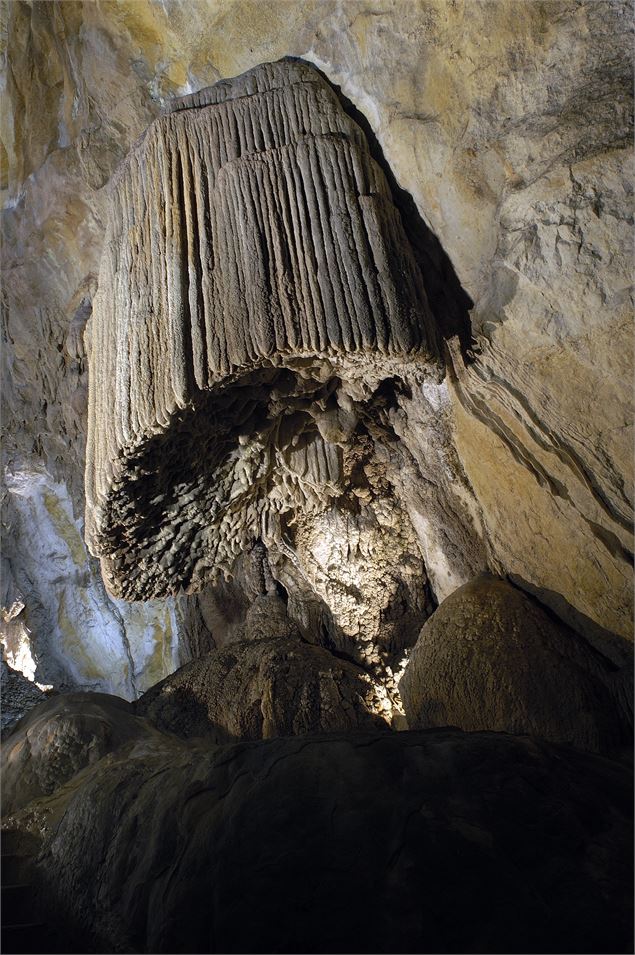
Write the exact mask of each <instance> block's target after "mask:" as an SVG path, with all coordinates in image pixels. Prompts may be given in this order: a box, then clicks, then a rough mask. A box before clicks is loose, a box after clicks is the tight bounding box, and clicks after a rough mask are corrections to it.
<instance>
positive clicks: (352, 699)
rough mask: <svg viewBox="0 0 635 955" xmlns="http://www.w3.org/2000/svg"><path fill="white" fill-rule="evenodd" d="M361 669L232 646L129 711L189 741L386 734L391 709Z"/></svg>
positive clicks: (289, 650) (288, 646) (254, 644)
mask: <svg viewBox="0 0 635 955" xmlns="http://www.w3.org/2000/svg"><path fill="white" fill-rule="evenodd" d="M381 690H382V688H381V687H378V686H376V685H375V684H374V683H373V681H372V680H371V679H370V677H369V676H368V675H367V674H366V673H365V672H364V671H363V670H361V669H359V667H356V666H354V665H353V664H352V663H347V662H346V661H345V660H338V659H337V658H336V657H333V656H332V655H331V654H330V653H328V651H326V650H323V649H322V648H321V647H312V646H308V645H307V644H305V643H302V642H301V641H300V640H299V639H298V638H296V639H295V640H294V639H289V638H282V639H269V640H251V641H249V642H245V643H232V644H231V645H230V646H227V647H225V648H224V649H222V650H215V651H213V652H212V653H210V654H208V655H207V656H205V657H201V658H200V659H198V660H192V662H191V663H188V664H186V665H185V666H184V667H182V668H181V669H180V670H177V671H176V673H173V674H172V675H171V676H169V677H166V679H165V680H163V681H162V682H161V683H159V684H158V685H157V686H154V687H152V689H150V690H148V691H147V692H146V693H144V694H143V696H142V697H141V698H140V699H139V700H138V701H137V703H136V704H135V711H136V712H137V713H139V714H140V715H141V716H145V717H147V718H148V719H150V720H151V721H152V722H153V723H155V724H156V725H157V726H158V727H159V729H162V730H166V731H168V732H171V733H176V734H177V735H178V736H183V737H184V738H186V739H188V738H191V737H196V736H211V737H212V738H214V739H215V740H216V741H218V742H225V741H227V740H231V739H235V740H249V739H267V738H269V737H272V736H303V735H305V734H307V733H320V732H322V733H328V732H336V731H344V730H366V731H369V730H373V729H374V730H378V729H382V728H384V729H387V728H388V724H387V722H386V720H387V719H388V718H389V716H390V711H391V708H392V707H391V703H390V701H389V700H388V699H387V697H386V694H385V692H384V693H382V692H381Z"/></svg>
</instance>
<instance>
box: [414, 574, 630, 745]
mask: <svg viewBox="0 0 635 955" xmlns="http://www.w3.org/2000/svg"><path fill="white" fill-rule="evenodd" d="M628 676H630V678H631V691H630V694H629V692H628V690H626V688H625V686H624V685H623V682H624V679H625V677H628ZM399 691H400V694H401V697H402V700H403V704H404V709H405V712H406V717H407V719H408V725H409V726H410V728H411V729H428V728H430V727H435V726H458V727H459V728H460V729H463V730H468V731H472V730H495V731H500V732H507V733H527V734H530V735H533V736H540V737H543V738H544V739H549V740H553V741H555V742H561V743H570V744H572V745H574V746H579V747H581V748H582V749H589V750H593V751H596V752H605V753H606V752H617V751H619V750H620V749H621V748H627V747H628V748H630V746H632V707H631V709H630V712H629V709H628V702H627V701H628V697H629V696H632V670H631V668H630V667H628V668H624V670H619V669H618V668H617V667H615V666H614V665H613V664H612V663H611V662H610V661H609V660H607V659H606V658H605V657H603V656H601V654H599V653H598V652H597V651H595V650H594V649H593V648H592V647H591V646H589V645H588V644H587V643H586V642H585V641H584V640H583V639H581V638H580V637H579V636H578V635H577V634H575V633H573V632H572V631H570V630H568V628H566V627H564V626H563V625H562V623H560V621H558V620H557V618H555V617H554V616H553V615H552V614H550V613H549V612H547V611H545V609H544V608H543V607H541V606H540V604H538V603H537V602H536V601H535V600H533V599H532V598H530V597H528V596H527V595H526V594H524V593H523V592H522V591H520V590H518V588H516V587H513V586H511V585H510V584H509V583H507V582H506V581H504V580H498V579H496V578H495V577H491V576H489V575H483V576H481V577H478V578H477V579H476V580H474V581H471V582H470V583H469V584H465V585H464V586H463V587H460V588H459V589H458V590H457V591H455V592H454V593H453V594H452V595H451V596H450V597H448V598H447V599H446V600H444V602H443V603H442V604H441V605H440V606H439V607H438V609H437V610H436V611H435V612H434V614H433V615H432V616H431V617H430V618H429V619H428V621H427V622H426V623H425V625H424V627H423V629H422V631H421V634H420V635H419V639H418V641H417V643H416V644H415V646H414V647H413V649H412V651H411V654H410V658H409V661H408V665H407V667H406V670H405V673H404V675H403V677H402V678H401V680H400V683H399Z"/></svg>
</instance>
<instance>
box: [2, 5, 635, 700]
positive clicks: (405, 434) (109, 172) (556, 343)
mask: <svg viewBox="0 0 635 955" xmlns="http://www.w3.org/2000/svg"><path fill="white" fill-rule="evenodd" d="M4 15H5V19H6V31H3V38H4V37H5V36H6V43H7V49H6V51H5V52H6V54H7V58H8V62H9V64H10V67H9V68H8V69H6V70H5V72H4V73H3V84H4V90H5V92H6V95H7V97H8V100H9V102H10V103H11V105H12V107H13V109H12V110H9V109H5V110H3V111H2V115H1V116H0V122H1V124H2V143H3V152H2V159H3V174H2V183H1V185H2V190H3V199H4V202H5V208H4V212H3V235H4V249H3V260H4V261H3V264H4V281H3V292H4V297H5V305H6V309H5V310H4V312H3V322H4V325H3V349H2V361H3V370H4V381H3V404H4V407H3V422H4V424H5V428H6V434H5V439H4V453H5V458H6V460H7V463H8V465H9V467H10V469H11V471H12V472H14V473H15V472H16V471H22V472H26V471H28V472H33V473H40V471H41V469H42V467H44V469H45V470H46V473H47V474H49V475H50V479H51V480H52V481H54V482H56V483H59V482H62V481H63V482H64V483H65V485H66V487H67V490H68V495H69V506H70V508H71V513H72V515H73V520H74V521H76V522H79V523H80V529H81V515H82V513H83V508H84V495H83V468H84V443H85V436H86V429H87V384H88V382H87V355H86V350H85V344H84V335H83V331H84V328H85V325H86V322H87V319H88V318H89V316H90V313H91V310H92V304H93V299H94V296H95V292H96V290H97V285H98V282H97V275H98V272H99V263H100V259H101V255H102V251H103V248H104V236H105V233H106V228H107V218H108V213H109V203H110V198H109V196H110V195H111V192H110V181H111V179H112V177H113V175H114V173H115V170H116V168H117V166H118V165H119V164H120V162H121V161H122V160H123V159H124V157H125V156H126V155H127V154H128V153H129V152H130V150H131V148H132V146H133V144H134V143H135V142H136V140H137V139H138V138H139V137H140V136H141V135H142V134H143V133H144V131H145V130H146V129H147V128H148V126H149V125H150V124H151V123H152V121H153V120H154V119H155V118H156V117H157V116H158V115H159V113H160V112H161V111H162V109H163V108H164V107H165V106H166V105H167V104H169V102H171V101H172V100H173V99H177V98H179V97H182V96H184V95H189V94H192V93H193V92H196V91H198V90H200V89H203V88H205V87H208V86H209V85H210V84H213V83H214V82H216V81H217V80H219V79H222V78H224V77H232V76H236V75H238V74H240V73H242V72H244V71H245V70H248V69H250V68H252V67H254V66H256V65H257V64H259V63H263V62H270V61H275V60H277V59H279V58H280V57H284V56H289V55H291V56H296V57H300V58H302V59H304V60H306V61H309V62H312V63H314V64H316V65H317V66H319V67H320V68H321V69H322V70H323V72H324V73H325V75H326V77H327V78H328V79H329V80H330V81H332V82H334V83H335V84H337V85H338V86H339V87H340V88H341V91H342V93H343V95H344V96H345V97H346V98H347V99H348V101H349V103H350V104H351V106H352V107H353V108H354V109H356V110H357V119H359V120H361V121H363V122H365V124H366V130H367V132H368V133H370V135H371V140H370V141H371V152H372V154H373V156H374V158H375V159H376V160H381V159H382V158H383V159H384V160H385V162H386V164H387V167H388V169H389V170H391V171H392V174H393V177H394V182H393V183H392V184H391V188H393V194H394V196H395V200H396V201H397V203H398V205H399V206H400V209H401V213H402V220H403V222H404V227H405V228H406V231H407V233H408V234H409V235H413V234H414V235H415V236H416V235H417V234H418V233H416V230H415V231H414V233H413V230H412V223H413V221H415V219H416V216H415V217H414V219H412V218H411V217H410V216H409V214H408V213H409V211H410V212H412V211H413V210H414V212H415V213H418V215H419V216H420V217H422V218H423V220H424V221H425V223H427V225H428V226H430V227H431V229H432V231H433V232H434V233H435V235H436V236H438V238H439V240H440V242H441V244H442V246H443V249H444V250H445V253H447V256H448V258H449V262H450V263H451V266H453V268H454V269H455V271H456V274H457V276H458V280H459V281H460V283H461V284H462V286H463V288H464V290H465V292H466V293H467V295H469V297H470V298H471V300H472V302H473V303H474V308H473V310H472V313H471V323H472V334H473V336H474V339H475V342H476V345H475V346H474V348H473V354H472V356H471V358H472V359H473V360H470V356H469V355H463V356H461V357H460V358H459V356H458V355H457V353H456V352H454V353H453V354H454V359H453V361H452V370H451V374H449V375H448V376H447V377H446V379H445V381H444V382H443V383H442V384H440V385H438V386H435V387H434V388H433V387H428V386H424V385H423V384H421V383H415V386H414V387H413V388H412V389H411V390H410V391H407V390H406V391H404V392H403V393H401V394H399V395H397V396H396V397H395V400H392V401H390V402H388V403H387V404H386V405H385V407H384V408H382V409H381V412H377V413H376V414H375V413H373V415H372V417H373V421H371V422H369V424H370V425H371V426H372V427H374V428H375V429H378V428H381V429H383V438H382V442H381V443H382V447H383V448H384V449H385V454H384V458H385V460H384V463H385V469H386V473H387V474H388V473H390V474H391V475H392V481H393V485H394V486H395V487H396V486H398V485H399V486H400V488H401V490H400V492H399V495H398V500H399V506H400V507H401V508H402V509H403V510H405V511H406V512H407V515H408V520H409V521H410V523H411V524H412V525H413V526H414V527H415V528H416V529H417V535H418V538H419V547H420V550H421V554H422V555H423V556H424V560H425V571H426V574H427V577H428V579H429V580H430V582H431V585H432V587H433V590H434V594H435V596H436V599H438V600H440V599H442V598H443V597H445V596H448V595H449V594H450V593H451V592H452V591H453V590H454V589H456V588H457V587H458V586H460V585H461V584H463V583H465V581H466V580H468V579H469V577H470V576H472V575H473V574H474V573H475V572H477V571H478V570H479V569H482V567H483V566H486V565H489V566H490V567H491V569H493V570H495V571H496V572H498V573H511V574H513V575H514V579H515V580H516V581H517V582H518V583H520V584H521V585H522V586H525V587H526V588H527V589H528V590H535V591H537V592H538V593H539V595H540V597H541V599H545V600H549V601H551V604H552V606H553V608H554V609H555V610H556V612H557V613H559V614H560V615H561V616H563V617H565V619H567V620H568V622H569V623H571V624H572V625H574V626H575V627H577V628H578V629H583V630H584V632H585V633H586V634H587V635H591V636H593V634H594V633H595V634H599V635H598V637H597V642H598V643H602V640H603V638H604V636H605V632H604V631H605V630H610V631H613V632H614V633H617V634H621V635H622V636H623V637H627V638H629V639H630V637H631V634H632V600H631V593H632V592H631V585H630V573H631V567H630V554H631V553H632V549H633V548H632V541H631V535H630V530H629V521H630V519H631V512H630V502H631V501H632V483H633V482H632V460H631V450H630V449H631V447H632V389H631V380H632V348H631V330H630V324H631V322H630V316H631V311H630V309H631V304H630V291H629V286H630V256H631V246H630V240H629V229H630V221H631V213H632V206H631V194H632V167H631V162H630V156H629V152H628V148H625V147H628V146H630V143H631V126H632V93H631V62H630V58H631V29H632V27H631V23H632V17H631V7H630V4H629V3H627V2H622V0H610V2H578V0H556V2H552V3H548V4H542V3H518V2H515V0H509V2H508V0H497V2H494V3H489V4H475V3H465V2H457V3H452V4H450V3H448V2H446V0H403V2H402V0H389V2H382V3H378V2H373V0H359V2H357V0H354V2H353V0H347V2H339V0H316V2H311V0H302V2H297V3H296V2H287V3H276V2H274V3H267V4H263V3H262V2H260V0H253V2H252V0H235V2H229V3H225V4H223V5H222V7H219V6H217V5H216V4H214V3H211V2H209V3H208V2H202V3H197V4H190V3H175V2H172V3H158V2H153V0H135V2H131V3H128V2H126V0H123V2H120V3H118V4H116V5H107V4H94V3H90V2H86V3H64V2H60V3H41V2H34V3H29V4H27V3H20V2H16V3H12V4H9V5H8V7H7V9H6V11H5V14H4ZM3 42H5V40H4V39H3ZM178 115H179V114H178V113H176V114H174V116H173V120H170V121H171V122H172V121H174V122H179V121H186V120H184V118H183V117H182V118H181V120H179V119H178ZM395 186H397V187H401V188H402V189H403V190H405V193H406V194H407V195H406V196H405V197H404V196H403V195H400V196H398V195H397V192H396V191H395V189H394V187H395ZM408 196H410V197H412V203H411V205H410V206H409V205H408ZM411 245H412V246H413V248H414V249H415V252H416V253H417V254H418V255H419V253H420V252H422V251H424V252H425V255H424V256H423V258H424V259H425V260H426V261H425V262H422V263H421V264H422V265H423V266H425V264H426V262H427V263H428V265H429V264H430V263H431V262H432V263H433V264H434V263H435V262H436V266H437V267H436V270H435V269H430V268H428V269H427V273H428V278H427V281H426V289H427V291H428V294H429V300H430V306H431V309H432V311H433V313H434V314H435V318H436V319H437V322H441V324H443V323H444V322H447V323H448V324H449V325H450V326H452V322H451V321H449V320H448V316H451V313H452V308H451V307H450V303H449V302H448V301H447V299H446V300H443V296H442V294H441V293H442V291H443V289H444V288H446V287H448V284H447V282H446V281H445V280H446V279H447V280H448V282H449V280H450V279H451V275H450V273H449V272H448V270H447V266H446V265H445V264H444V260H443V259H442V257H440V254H439V250H438V248H437V247H435V246H434V243H432V242H430V243H429V244H428V245H427V246H425V243H421V242H418V241H411ZM424 246H425V249H424ZM423 271H424V272H425V271H426V269H425V267H424V268H423ZM431 273H435V274H436V278H435V277H434V275H433V276H432V281H431V280H430V275H431ZM440 304H444V307H440ZM466 358H467V362H466V361H465V359H466ZM380 419H381V420H380ZM386 421H388V422H389V424H390V430H391V433H392V435H395V436H396V437H397V438H398V439H399V440H398V441H394V440H392V439H391V440H390V441H389V440H387V439H386V435H385V429H386ZM430 434H433V435H434V440H433V441H431V440H429V435H430ZM430 449H432V450H430ZM304 453H305V452H304V450H302V451H301V455H304ZM307 453H309V452H308V451H307ZM303 468H304V464H303V463H302V462H300V463H298V462H297V461H296V462H295V463H294V464H293V466H292V467H291V468H290V472H291V473H292V474H296V473H297V471H300V472H301V473H302V472H303ZM439 487H441V488H442V489H443V493H441V494H440V495H439V494H438V493H437V492H436V489H437V488H439ZM30 527H31V528H32V531H29V534H32V533H33V534H37V530H38V524H37V523H36V522H31V524H30ZM466 528H467V529H468V530H467V531H466V530H465V529H466ZM471 528H473V529H475V531H474V532H473V531H472V530H471ZM274 531H275V529H274ZM54 533H55V537H56V541H57V544H56V546H57V547H58V548H60V549H63V548H64V547H65V545H64V543H63V540H62V537H63V535H61V534H60V532H59V530H55V531H54ZM275 533H276V536H277V537H278V539H281V538H280V537H279V535H277V531H275ZM28 539H29V536H28V535H27V536H26V537H24V538H23V540H28ZM29 549H30V548H28V547H27V550H29ZM31 550H32V549H31ZM3 554H4V555H5V556H6V557H7V559H8V560H9V561H10V562H11V564H12V566H14V567H15V568H16V573H18V572H19V568H20V567H26V566H28V564H27V563H26V559H27V558H26V555H25V549H24V548H23V547H22V548H21V547H20V546H18V544H17V542H15V541H14V540H13V538H12V537H11V536H10V535H7V534H5V542H4V543H3ZM34 554H35V552H34V551H32V555H31V557H30V558H29V559H31V560H32V561H34V564H33V563H32V564H31V570H30V571H29V573H28V575H27V574H23V575H22V582H23V587H22V598H21V599H23V601H24V604H25V607H26V608H27V610H28V611H29V612H30V611H31V608H36V607H37V606H38V601H41V602H42V603H45V604H46V605H47V607H46V610H47V614H48V615H49V618H52V617H55V616H57V615H58V613H59V611H60V603H61V598H60V594H59V593H58V592H57V591H55V590H53V591H51V590H47V592H46V596H45V597H44V598H42V596H41V590H40V586H39V584H38V576H39V572H38V571H37V569H36V568H37V566H38V562H39V565H41V564H42V563H43V562H44V561H45V558H40V557H38V558H37V560H36V559H35V557H34V556H33V555H34ZM466 555H467V556H466ZM272 559H274V562H278V563H284V562H285V561H286V564H285V567H286V569H287V577H286V578H285V579H287V582H288V583H289V584H290V583H291V581H290V576H289V575H290V574H291V573H292V572H291V570H290V569H289V568H290V567H291V564H290V558H289V556H288V555H285V554H282V555H278V556H276V555H272ZM82 560H83V564H82V567H83V572H84V573H86V574H88V575H89V576H91V577H92V579H95V577H96V573H97V568H96V564H95V562H94V561H92V560H91V558H89V557H88V555H86V557H85V558H82ZM462 561H463V563H462ZM305 564H306V561H305ZM293 574H294V576H293V577H292V579H293V580H295V581H299V582H300V584H301V585H302V586H297V587H296V593H297V597H298V601H300V598H302V600H301V602H302V606H303V609H302V613H303V614H304V616H305V617H308V616H310V615H311V614H312V613H313V612H314V609H312V605H310V601H309V597H311V596H312V593H311V588H312V586H313V585H312V584H311V583H310V581H309V582H307V581H306V573H305V566H300V567H299V566H295V570H294V571H293ZM313 576H314V577H315V576H316V575H315V574H313ZM29 581H30V583H29ZM285 586H286V585H285ZM303 588H306V589H303ZM210 599H211V598H210ZM111 606H112V605H111V603H110V602H109V600H108V598H107V597H106V595H105V594H104V593H103V591H102V592H100V593H97V591H96V590H95V599H94V602H93V609H94V612H95V614H96V617H97V618H98V619H99V620H100V621H101V623H102V624H104V623H106V622H107V621H108V620H110V619H111V615H112V610H111V609H110V608H111ZM9 609H10V608H7V610H9ZM23 612H24V611H23ZM162 613H163V611H160V614H159V617H157V618H155V619H156V622H159V620H160V619H162V618H161V614H162ZM320 613H321V614H322V615H323V616H324V613H325V611H324V608H323V607H320ZM329 626H330V624H329ZM127 627H128V625H127V624H126V623H125V621H124V630H125V631H126V633H128V629H127ZM32 630H33V635H34V637H35V635H36V633H35V628H32ZM331 630H332V631H333V633H335V628H333V627H331ZM98 632H101V631H100V630H99V629H98V628H97V629H96V630H95V634H97V633H98ZM41 636H44V634H43V630H42V631H41ZM335 636H336V637H337V634H335ZM49 638H50V640H51V642H52V644H53V647H54V648H55V647H57V649H58V650H59V651H60V655H61V647H62V644H61V642H60V638H59V631H56V630H53V631H50V637H49V636H48V635H47V639H49ZM179 640H182V635H181V636H180V637H179ZM616 646H617V645H616ZM104 649H105V645H104ZM46 652H48V651H46ZM619 653H620V651H619V646H618V649H617V650H616V651H615V655H616V656H619ZM44 655H46V653H45V654H44ZM115 657H116V659H117V661H118V662H117V667H118V668H120V669H122V668H123V666H124V662H125V660H126V659H127V652H126V650H125V647H124V642H123V640H121V641H120V644H119V647H118V648H117V649H115V648H114V647H113V648H112V649H111V650H108V652H104V653H102V654H101V656H100V660H101V662H100V663H99V665H98V667H97V672H98V676H97V677H96V680H95V682H96V683H97V685H99V684H100V682H101V685H102V686H103V687H104V688H108V685H109V684H108V680H109V679H110V676H109V670H108V666H107V664H106V659H110V660H111V661H112V660H113V659H114V658H115ZM168 657H170V654H167V655H164V657H163V659H166V660H167V659H168ZM162 667H163V669H162V672H161V675H165V672H167V669H166V668H167V663H166V664H165V666H164V665H163V664H162ZM160 669H161V668H160Z"/></svg>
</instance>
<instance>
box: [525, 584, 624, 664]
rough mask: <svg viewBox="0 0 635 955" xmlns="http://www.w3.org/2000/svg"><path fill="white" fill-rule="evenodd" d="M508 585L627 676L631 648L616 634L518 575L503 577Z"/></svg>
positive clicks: (560, 595) (566, 602) (555, 594)
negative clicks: (580, 638) (526, 595)
mask: <svg viewBox="0 0 635 955" xmlns="http://www.w3.org/2000/svg"><path fill="white" fill-rule="evenodd" d="M507 579H508V580H509V582H510V584H513V585H514V587H517V588H518V589H519V590H522V591H523V592H524V593H526V594H528V595H529V596H531V597H533V598H534V599H535V600H536V601H537V602H538V603H540V605H541V606H542V609H543V610H544V611H545V613H547V614H548V615H549V616H550V617H552V618H554V619H555V620H556V621H557V622H558V623H559V624H562V623H565V624H566V625H567V626H568V627H570V628H571V630H573V631H574V633H575V634H576V635H579V636H582V637H583V638H584V639H585V640H586V641H587V643H589V644H590V645H591V646H592V647H593V649H594V650H596V651H597V652H598V653H599V654H601V656H602V657H603V658H604V660H605V661H607V662H609V663H610V664H612V665H613V667H614V668H615V671H616V672H617V671H622V670H624V668H626V669H627V670H628V671H629V672H631V680H632V666H633V645H632V644H631V643H630V642H629V641H628V640H626V639H625V638H624V637H620V636H619V634H617V633H613V631H611V630H606V629H605V628H604V627H601V626H600V624H599V623H596V622H595V620H592V619H591V618H590V617H587V616H586V615H585V614H583V613H582V612H581V611H580V610H578V609H577V608H576V607H574V606H573V605H572V604H570V603H569V601H568V600H565V598H564V597H563V596H562V594H559V593H557V592H556V591H555V590H548V589H547V588H546V587H536V586H535V585H534V584H531V583H530V582H529V581H528V580H525V579H524V578H523V577H520V576H519V575H518V574H507Z"/></svg>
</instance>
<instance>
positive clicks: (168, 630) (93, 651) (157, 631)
mask: <svg viewBox="0 0 635 955" xmlns="http://www.w3.org/2000/svg"><path fill="white" fill-rule="evenodd" d="M5 480H6V486H7V492H8V493H7V500H6V501H5V507H6V516H5V520H6V521H7V522H8V525H9V528H10V533H11V536H12V550H11V555H12V556H11V559H8V558H6V557H5V561H4V566H3V595H2V600H3V605H4V608H3V611H2V619H1V621H0V640H1V642H2V645H3V650H4V653H5V656H6V659H7V662H8V663H9V665H10V666H12V667H13V668H14V669H16V670H18V671H20V672H21V673H23V674H24V675H25V676H26V677H27V678H28V679H29V680H32V681H34V682H37V683H38V684H40V685H47V686H51V685H53V686H55V687H56V688H57V687H67V686H76V687H84V688H86V689H91V690H100V691H104V692H108V693H115V694H117V695H119V696H123V697H125V698H127V699H132V698H134V697H135V696H136V695H137V694H138V693H139V692H142V691H143V690H144V689H146V688H147V687H148V686H151V685H152V684H153V683H155V682H156V681H157V680H160V679H162V678H163V677H164V676H166V675H167V674H168V673H171V672H172V671H173V670H174V668H175V667H176V666H177V664H178V657H177V624H176V620H175V614H174V607H173V603H172V602H171V601H167V602H163V604H162V605H159V604H157V603H150V604H127V603H125V602H124V601H115V600H112V599H108V598H107V596H106V595H105V594H104V588H103V584H102V582H101V579H100V575H99V572H98V569H97V567H96V566H95V563H94V561H91V559H90V556H89V554H88V552H87V550H86V546H85V544H84V541H83V537H82V524H81V521H79V520H76V518H75V517H74V515H73V509H72V505H71V502H70V498H69V495H68V491H67V489H66V487H65V485H64V484H63V483H61V482H58V481H55V480H53V478H51V476H50V475H49V474H47V473H46V472H45V471H43V470H42V471H27V470H23V471H10V472H7V474H6V475H5ZM18 558H19V559H18ZM25 593H27V594H28V595H29V597H28V600H27V599H26V598H25V597H24V596H23V595H24V594H25Z"/></svg>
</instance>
